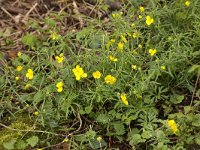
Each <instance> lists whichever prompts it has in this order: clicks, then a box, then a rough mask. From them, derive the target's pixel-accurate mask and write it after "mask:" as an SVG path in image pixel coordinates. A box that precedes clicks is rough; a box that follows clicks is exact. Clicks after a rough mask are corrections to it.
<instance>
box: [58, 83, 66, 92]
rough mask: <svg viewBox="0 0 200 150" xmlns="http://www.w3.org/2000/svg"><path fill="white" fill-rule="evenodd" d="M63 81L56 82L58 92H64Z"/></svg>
mask: <svg viewBox="0 0 200 150" xmlns="http://www.w3.org/2000/svg"><path fill="white" fill-rule="evenodd" d="M63 85H64V84H63V82H58V83H57V84H56V87H57V92H62V91H63Z"/></svg>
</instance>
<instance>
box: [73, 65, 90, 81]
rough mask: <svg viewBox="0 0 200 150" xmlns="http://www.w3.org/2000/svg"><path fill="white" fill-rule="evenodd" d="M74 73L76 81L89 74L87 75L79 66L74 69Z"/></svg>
mask: <svg viewBox="0 0 200 150" xmlns="http://www.w3.org/2000/svg"><path fill="white" fill-rule="evenodd" d="M72 71H73V73H74V75H75V77H76V80H80V79H81V78H86V77H87V73H85V72H84V70H83V68H81V67H80V66H79V65H77V66H76V68H74V69H72Z"/></svg>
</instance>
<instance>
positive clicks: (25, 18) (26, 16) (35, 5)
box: [22, 3, 38, 22]
mask: <svg viewBox="0 0 200 150" xmlns="http://www.w3.org/2000/svg"><path fill="white" fill-rule="evenodd" d="M37 5H38V3H35V4H34V5H33V7H31V9H30V10H29V11H28V12H27V13H26V15H25V16H24V19H23V20H22V22H25V20H27V18H28V16H29V14H30V13H31V12H32V11H33V10H34V9H35V8H36V7H37Z"/></svg>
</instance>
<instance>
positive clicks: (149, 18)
mask: <svg viewBox="0 0 200 150" xmlns="http://www.w3.org/2000/svg"><path fill="white" fill-rule="evenodd" d="M153 22H154V19H153V18H151V17H150V16H146V24H147V25H148V26H150V25H151V24H152V23H153Z"/></svg>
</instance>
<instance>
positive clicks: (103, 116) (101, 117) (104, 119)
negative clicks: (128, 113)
mask: <svg viewBox="0 0 200 150" xmlns="http://www.w3.org/2000/svg"><path fill="white" fill-rule="evenodd" d="M96 120H97V122H100V123H103V124H106V123H109V122H110V118H109V116H108V115H106V114H100V115H99V116H98V117H97V119H96Z"/></svg>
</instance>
